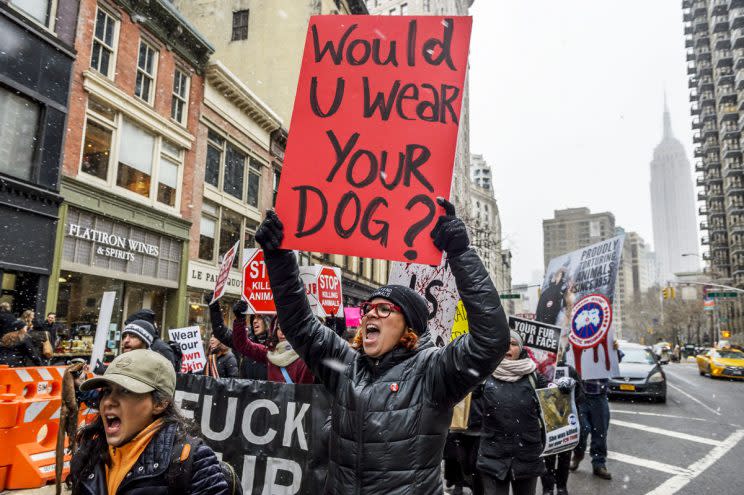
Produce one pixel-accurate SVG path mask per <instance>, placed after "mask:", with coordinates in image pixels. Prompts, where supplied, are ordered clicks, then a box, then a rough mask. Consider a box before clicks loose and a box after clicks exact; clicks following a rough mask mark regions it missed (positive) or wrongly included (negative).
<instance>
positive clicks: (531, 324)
mask: <svg viewBox="0 0 744 495" xmlns="http://www.w3.org/2000/svg"><path fill="white" fill-rule="evenodd" d="M509 328H511V329H512V330H514V331H516V332H517V333H519V335H521V336H522V342H523V344H524V349H525V350H526V351H527V354H528V355H529V357H530V359H532V360H533V361H534V362H535V364H536V365H537V372H538V373H540V374H541V375H543V376H544V377H545V378H546V379H547V380H548V381H552V380H553V375H554V373H555V363H556V362H557V360H558V347H559V345H560V341H561V327H557V326H555V325H548V324H546V323H540V322H538V321H532V320H527V319H524V318H517V317H514V316H510V317H509Z"/></svg>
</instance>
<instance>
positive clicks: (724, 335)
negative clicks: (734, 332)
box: [721, 330, 731, 339]
mask: <svg viewBox="0 0 744 495" xmlns="http://www.w3.org/2000/svg"><path fill="white" fill-rule="evenodd" d="M721 338H722V339H730V338H731V332H729V331H728V330H721Z"/></svg>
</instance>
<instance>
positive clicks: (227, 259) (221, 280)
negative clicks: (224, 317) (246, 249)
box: [209, 241, 240, 306]
mask: <svg viewBox="0 0 744 495" xmlns="http://www.w3.org/2000/svg"><path fill="white" fill-rule="evenodd" d="M239 246H240V241H237V242H236V243H235V244H234V245H233V247H231V248H230V249H228V251H227V252H226V253H225V254H224V255H223V256H222V263H220V271H219V273H218V274H217V280H216V281H215V283H214V292H213V295H212V300H211V301H210V303H209V305H210V306H211V305H212V304H214V303H215V302H216V301H219V300H220V298H221V297H222V296H223V294H225V288H226V287H227V279H228V278H229V277H230V270H231V269H232V265H233V261H234V260H235V255H236V254H238V248H239Z"/></svg>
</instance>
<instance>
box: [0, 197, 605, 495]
mask: <svg viewBox="0 0 744 495" xmlns="http://www.w3.org/2000/svg"><path fill="white" fill-rule="evenodd" d="M439 204H440V206H442V207H443V209H444V214H443V215H441V216H440V217H439V219H438V221H437V224H436V226H435V228H434V230H433V231H432V232H431V237H432V239H433V242H434V244H435V245H436V246H437V248H439V249H440V250H442V251H443V252H444V253H445V254H446V257H447V260H448V263H449V266H450V268H451V269H452V273H453V275H454V278H455V280H456V284H457V288H458V292H459V294H460V297H461V299H462V302H463V304H464V306H465V309H466V311H467V314H468V325H469V332H468V333H466V334H465V335H463V336H461V337H459V338H458V339H456V340H455V341H454V342H452V343H451V344H449V345H447V346H445V347H437V346H436V345H434V343H433V342H432V339H431V338H430V335H429V333H428V332H427V330H426V329H427V321H428V318H429V310H428V306H427V303H426V301H425V299H424V298H423V297H422V296H421V295H419V294H418V293H416V292H415V291H413V290H411V289H409V288H408V287H404V286H399V285H386V286H383V287H380V288H378V289H377V290H376V291H374V292H373V293H372V294H371V295H370V296H369V297H368V299H367V301H366V302H364V303H363V304H362V307H361V309H362V320H361V325H360V326H359V328H358V329H357V331H356V332H355V333H354V334H353V335H352V336H350V338H346V337H347V335H345V334H346V329H345V327H344V325H343V324H340V325H339V324H338V322H335V321H334V322H324V321H320V320H319V319H318V318H317V317H315V316H314V315H313V313H312V311H311V308H310V306H309V304H308V301H307V298H306V296H305V290H304V287H303V285H302V282H301V280H300V278H299V267H298V264H297V260H296V257H295V256H294V254H293V253H292V251H287V250H283V249H281V248H280V244H281V242H282V238H283V235H284V234H283V225H282V223H281V221H280V220H279V218H278V217H277V215H276V214H275V213H274V212H273V211H269V212H268V213H267V216H266V219H265V220H264V222H263V223H262V224H261V226H260V227H259V229H258V231H257V232H256V240H257V242H258V243H259V244H260V245H261V247H262V248H263V250H264V257H265V263H266V267H267V270H268V274H269V279H270V283H271V287H272V291H273V294H274V301H275V304H276V310H277V314H276V315H275V316H274V317H273V318H267V317H265V316H258V315H252V316H248V315H246V310H247V307H246V304H245V303H243V302H239V303H236V304H235V305H234V306H233V308H232V311H233V313H234V316H235V318H234V321H233V323H232V325H231V326H232V328H228V327H227V326H226V325H225V322H224V319H223V314H222V311H221V308H220V305H219V304H218V303H215V304H211V305H210V306H209V314H210V322H211V326H212V337H211V338H210V340H209V345H208V359H207V365H206V369H205V371H204V372H203V373H205V374H207V375H209V376H212V377H215V378H237V379H240V378H246V379H253V380H269V381H273V382H282V383H289V384H292V383H296V384H308V383H317V384H320V385H322V386H323V387H324V388H325V389H326V390H327V391H328V393H329V395H330V398H331V401H332V405H331V414H330V417H329V419H328V425H327V426H328V427H327V428H326V431H327V433H328V438H327V443H328V449H327V450H328V452H327V453H326V454H327V455H328V462H327V465H328V471H327V480H326V489H325V493H328V494H348V493H382V492H385V491H390V493H405V494H421V495H424V494H425V495H431V494H438V493H439V494H441V493H443V491H444V480H443V479H442V470H441V463H442V459H443V456H444V458H445V478H446V481H447V483H448V484H449V485H451V486H453V487H454V488H453V490H454V493H458V492H461V490H462V487H463V486H469V487H470V488H471V490H472V492H473V493H475V494H494V495H495V494H508V493H510V490H511V491H512V493H514V494H515V495H522V494H534V493H535V491H536V488H537V480H538V478H541V480H542V487H543V491H544V493H551V494H552V493H554V491H553V490H554V488H555V489H556V490H557V492H555V493H558V494H559V495H562V494H566V493H568V492H567V479H568V473H569V468H572V469H575V467H576V466H577V465H578V462H580V460H581V457H582V455H583V448H582V449H580V450H577V452H576V453H575V454H574V459H573V464H571V453H570V452H568V453H562V454H558V455H557V456H550V457H547V458H543V457H541V453H542V451H543V447H544V445H543V430H542V428H543V426H542V423H541V419H540V418H541V415H540V409H539V403H538V400H537V395H536V393H535V390H536V389H537V388H542V387H545V386H547V382H546V379H545V378H544V377H543V376H542V375H540V374H539V373H538V372H537V371H536V369H535V363H534V362H533V361H532V360H531V359H530V358H529V357H528V356H527V354H526V352H525V349H524V348H523V343H522V339H521V338H520V336H519V334H518V333H516V332H513V331H510V330H509V327H508V324H507V319H506V315H505V314H504V309H503V308H502V306H501V302H500V299H499V295H498V293H497V291H496V288H495V287H494V285H493V282H492V281H491V279H490V277H489V276H488V274H487V271H486V269H485V268H484V266H483V263H482V262H481V260H480V258H479V256H478V255H477V254H476V252H475V250H474V249H472V248H471V247H470V245H469V238H468V234H467V231H466V228H465V225H464V223H463V222H462V221H461V220H460V219H459V218H457V217H456V216H455V212H454V207H453V206H452V205H451V204H450V203H449V202H447V201H446V200H443V199H441V198H440V199H439ZM209 299H210V300H211V296H210V297H209ZM27 313H29V312H26V313H24V314H23V315H22V317H21V318H20V319H17V318H15V316H13V315H11V314H10V312H9V308H7V307H2V306H0V329H1V330H2V336H0V364H9V365H11V366H39V365H42V364H44V363H45V361H44V359H45V357H44V351H45V349H44V347H45V346H44V338H42V337H45V338H46V339H47V341H48V342H50V343H52V344H53V343H54V342H55V341H56V339H57V327H56V323H55V318H54V315H53V314H50V315H48V317H47V320H46V321H45V322H35V321H34V315H33V312H30V314H27ZM326 323H331V324H326ZM34 332H37V333H38V335H36V336H35V335H34ZM180 360H181V355H180V351H179V349H178V347H177V346H174V345H172V344H171V343H168V342H165V341H163V340H162V339H161V338H160V332H159V331H158V328H157V325H156V317H155V314H154V313H153V312H152V311H150V310H142V311H139V312H137V313H135V314H133V315H131V316H130V317H129V318H127V320H126V321H125V327H124V329H123V331H122V341H121V354H120V355H119V356H117V357H116V358H115V359H114V360H113V361H112V362H111V363H110V364H108V366H105V365H103V364H102V363H99V365H98V366H96V367H95V368H94V370H93V372H94V373H95V375H94V378H91V379H88V380H85V379H84V377H81V378H79V379H78V380H76V385H77V388H78V390H77V398H78V400H79V401H82V402H86V403H88V405H89V406H91V407H94V408H97V409H98V411H99V416H98V417H97V418H96V420H95V421H94V422H92V423H91V424H89V425H87V426H85V427H84V428H83V429H81V430H80V431H79V433H78V439H77V440H78V442H77V445H78V447H77V449H76V451H75V452H74V455H73V459H72V463H71V473H70V478H69V480H68V481H69V483H70V484H71V486H72V489H73V493H75V494H105V493H117V494H130V493H141V492H143V490H146V491H148V492H149V491H150V490H151V489H152V488H153V487H155V492H157V493H166V492H168V493H192V494H226V493H228V492H229V493H240V492H241V488H240V483H239V482H237V481H236V478H235V473H234V471H232V469H231V468H230V467H229V466H228V465H227V464H225V463H223V462H221V461H220V460H218V458H217V457H216V456H215V454H214V452H213V451H212V450H211V449H210V448H209V447H208V446H206V445H205V444H204V442H203V441H202V440H201V439H200V438H199V436H198V433H197V431H196V430H195V429H194V426H193V425H192V424H191V423H190V422H188V421H187V420H185V419H184V418H183V416H182V415H181V413H180V412H179V410H178V408H177V407H176V405H175V403H174V394H175V384H176V376H177V373H178V372H180V371H181V369H180ZM556 385H557V386H558V388H559V389H560V390H561V392H564V393H570V392H571V391H572V390H573V391H574V392H575V396H576V400H577V402H578V403H579V404H580V406H583V405H584V403H585V402H587V401H588V402H591V404H590V405H589V407H586V408H584V410H585V411H587V412H586V414H585V415H583V416H586V421H585V422H586V424H587V428H582V432H585V431H590V432H591V435H592V457H593V462H596V463H597V464H595V471H594V472H595V474H597V475H598V476H601V477H604V478H609V476H606V475H608V474H609V473H608V472H607V470H606V468H605V467H604V457H602V455H603V454H604V455H606V426H605V427H604V431H602V420H603V416H601V411H603V410H604V409H602V405H601V404H599V403H598V404H599V405H595V404H594V402H596V401H598V399H596V398H595V397H593V396H594V395H597V394H601V387H600V390H599V391H598V392H597V391H594V389H590V390H587V391H586V392H587V393H586V394H585V391H584V384H582V382H581V381H580V380H579V377H578V376H577V375H576V372H575V370H573V369H572V368H571V369H570V377H565V378H562V379H561V380H559V381H557V382H556ZM590 385H591V384H590ZM600 385H601V384H600ZM471 392H472V394H471ZM391 394H392V395H391ZM469 394H471V395H470V397H471V404H472V406H471V408H470V417H469V421H468V426H467V429H466V430H465V431H461V432H450V423H451V418H452V412H453V408H454V406H455V405H456V404H458V403H459V402H460V401H462V400H463V399H465V398H466V397H467V396H468V395H469ZM393 396H394V399H395V400H393V399H392V398H391V397H393ZM585 397H588V398H586V399H585ZM597 411H599V413H597ZM595 417H598V418H599V419H598V420H595V419H594V418H595ZM583 423H584V422H582V425H583ZM605 423H606V422H605ZM595 437H596V438H595ZM602 439H604V441H605V444H604V451H602V446H601V445H599V444H600V443H601V440H602ZM582 441H583V442H584V443H583V445H584V448H585V445H586V436H585V434H582ZM595 444H596V445H595ZM600 463H601V467H602V468H603V469H604V472H602V471H601V470H598V469H597V468H596V466H597V465H599V464H600ZM605 474H606V475H605Z"/></svg>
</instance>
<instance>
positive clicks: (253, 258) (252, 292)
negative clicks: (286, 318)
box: [243, 249, 276, 314]
mask: <svg viewBox="0 0 744 495" xmlns="http://www.w3.org/2000/svg"><path fill="white" fill-rule="evenodd" d="M244 259H246V262H245V265H244V266H243V300H244V301H246V302H247V303H248V313H249V314H255V313H276V306H275V305H274V294H273V293H272V292H271V284H270V283H269V273H268V272H267V271H266V263H264V252H263V250H261V249H246V250H245V257H244Z"/></svg>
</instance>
